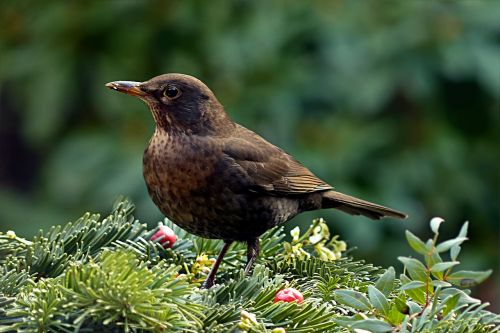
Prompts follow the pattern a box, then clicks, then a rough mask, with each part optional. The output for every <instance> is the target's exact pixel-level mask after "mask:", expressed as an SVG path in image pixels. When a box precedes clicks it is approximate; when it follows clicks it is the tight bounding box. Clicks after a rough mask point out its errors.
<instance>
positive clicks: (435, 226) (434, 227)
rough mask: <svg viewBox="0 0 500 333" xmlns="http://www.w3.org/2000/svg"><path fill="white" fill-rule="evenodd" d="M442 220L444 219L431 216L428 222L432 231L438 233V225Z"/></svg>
mask: <svg viewBox="0 0 500 333" xmlns="http://www.w3.org/2000/svg"><path fill="white" fill-rule="evenodd" d="M443 222H444V220H443V219H442V218H440V217H434V218H432V219H431V222H430V225H431V230H432V232H433V233H435V234H438V233H439V225H440V224H441V223H443Z"/></svg>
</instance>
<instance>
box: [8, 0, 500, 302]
mask: <svg viewBox="0 0 500 333" xmlns="http://www.w3.org/2000/svg"><path fill="white" fill-rule="evenodd" d="M0 21H1V22H2V29H0V153H1V155H0V156H1V157H0V158H1V164H0V224H1V230H3V231H5V230H8V229H13V230H15V231H16V232H17V233H18V234H20V235H22V236H27V237H29V236H32V235H34V234H35V233H36V232H37V231H38V230H39V229H40V228H47V227H48V226H49V225H53V224H61V223H65V222H67V221H69V220H73V219H75V218H76V217H78V216H80V215H81V214H82V213H84V212H85V211H100V212H103V213H106V212H107V211H109V209H110V207H111V205H112V203H113V201H114V200H115V199H116V197H117V196H118V195H119V194H123V195H126V196H128V197H130V198H131V199H132V200H133V201H134V202H135V203H136V204H137V211H136V215H137V217H138V218H140V219H141V220H142V221H145V222H148V223H150V225H155V224H156V223H157V221H159V220H160V219H161V218H162V217H161V215H160V213H159V211H158V210H157V208H156V207H155V206H154V205H153V204H152V202H151V201H150V199H149V197H148V195H147V192H146V187H145V185H144V183H143V179H142V152H143V149H144V147H145V145H146V143H147V141H148V139H149V137H150V135H151V133H152V130H153V121H152V119H151V116H150V114H149V112H148V110H147V108H146V106H145V105H144V104H143V103H141V102H140V101H139V100H136V99H133V98H130V97H127V96H124V95H121V94H117V93H114V92H112V91H110V90H108V89H106V88H105V87H104V84H105V83H106V82H109V81H113V80H138V81H140V80H146V79H149V78H150V77H152V76H155V75H158V74H161V73H168V72H180V73H186V74H191V75H194V76H197V77H198V78H200V79H201V80H203V81H204V82H206V83H207V85H208V86H209V87H211V88H212V90H213V91H214V92H215V93H216V95H217V96H218V98H219V100H220V101H221V102H222V103H223V104H224V105H225V107H226V110H227V111H228V113H229V114H230V115H231V116H232V117H233V119H234V120H236V121H237V122H240V123H241V124H243V125H245V126H246V127H249V128H251V129H253V130H254V131H256V132H258V133H259V134H261V135H262V136H264V137H265V138H267V139H268V140H269V141H271V142H273V143H275V144H277V145H279V146H281V147H283V148H284V149H285V150H286V151H288V152H289V153H291V154H293V155H295V156H296V157H297V158H298V159H299V160H300V161H302V162H303V163H304V164H305V165H306V166H308V167H309V168H311V169H312V170H313V171H314V172H315V173H316V174H318V175H319V176H320V177H321V178H322V179H324V180H326V181H327V182H329V183H331V184H332V185H334V186H335V187H336V188H337V189H339V190H340V191H344V192H347V193H350V194H353V195H357V196H360V197H363V198H366V199H369V200H372V201H375V202H378V203H381V204H385V205H388V206H391V207H394V208H397V209H400V210H402V211H405V212H407V213H409V214H410V218H409V219H408V220H406V221H404V222H398V221H393V220H386V221H384V222H383V223H373V222H370V221H369V220H367V219H364V218H359V217H352V216H348V215H345V214H342V213H337V212H334V211H323V212H314V213H308V214H304V215H301V216H300V217H297V218H296V219H295V220H293V221H292V222H290V223H289V224H288V227H292V226H295V225H297V224H300V225H303V226H306V225H307V224H308V223H309V222H310V220H311V219H312V218H314V217H318V216H322V217H324V218H325V219H326V220H327V221H328V222H329V223H330V224H331V226H332V229H333V232H334V233H338V234H340V235H341V238H342V239H345V240H347V241H348V243H349V244H350V246H351V247H357V249H356V250H355V251H354V252H353V255H354V256H355V257H357V258H366V260H368V261H371V262H373V263H375V264H379V265H390V264H392V265H396V266H397V267H398V268H399V270H400V271H401V265H399V264H398V262H397V260H396V257H397V256H398V255H408V254H410V253H411V251H410V249H409V247H408V246H407V245H406V242H405V237H404V230H405V229H409V230H411V231H412V232H414V233H415V234H417V235H419V236H421V237H422V238H424V239H427V238H428V237H429V236H430V232H429V228H428V221H429V219H430V218H431V217H433V216H441V217H443V218H444V219H446V221H447V223H445V224H444V225H443V227H442V232H443V237H452V236H455V235H456V234H457V233H458V230H459V226H460V225H461V224H462V223H463V222H464V221H465V220H469V221H470V227H469V230H470V232H469V235H470V238H471V240H470V241H469V242H468V243H467V244H466V245H465V246H464V251H463V255H462V261H463V262H464V266H466V267H468V268H471V269H487V268H494V269H495V270H496V271H495V276H494V277H493V278H490V279H489V280H488V281H487V282H485V283H484V285H483V286H482V287H480V288H479V289H478V290H476V291H475V293H476V294H475V295H476V296H479V297H480V298H482V299H484V300H489V301H491V302H493V303H495V304H494V306H493V307H492V309H496V310H498V309H499V305H498V299H497V298H495V294H496V293H498V288H496V287H495V282H497V283H498V281H499V270H500V269H499V241H500V238H499V236H500V231H499V220H500V216H499V209H498V204H499V202H500V200H499V199H500V195H499V192H500V180H499V178H500V176H499V170H498V166H499V163H498V162H499V160H500V156H499V154H500V149H499V148H500V147H499V142H500V140H499V133H500V130H499V126H498V125H499V108H500V98H499V94H500V2H499V1H465V0H464V1H459V0H456V1H425V0H406V1H377V2H376V1H355V0H354V1H353V0H349V1H348V0H345V1H298V2H292V1H289V2H286V1H269V0H261V1H125V0H122V1H118V0H116V1H98V0H95V1H80V2H77V1H74V2H66V1H58V2H56V1H47V2H41V1H40V2H35V1H3V2H2V8H1V9H0Z"/></svg>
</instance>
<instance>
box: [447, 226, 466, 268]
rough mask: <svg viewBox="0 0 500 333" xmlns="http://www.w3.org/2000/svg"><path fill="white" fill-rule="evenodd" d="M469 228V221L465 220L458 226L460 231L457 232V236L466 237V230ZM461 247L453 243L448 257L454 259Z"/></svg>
mask: <svg viewBox="0 0 500 333" xmlns="http://www.w3.org/2000/svg"><path fill="white" fill-rule="evenodd" d="M468 229H469V222H465V223H464V224H463V225H462V228H460V232H459V233H458V237H467V230H468ZM460 250H461V247H460V245H459V244H455V245H453V246H452V247H451V249H450V258H451V260H453V261H455V260H457V258H458V255H459V254H460Z"/></svg>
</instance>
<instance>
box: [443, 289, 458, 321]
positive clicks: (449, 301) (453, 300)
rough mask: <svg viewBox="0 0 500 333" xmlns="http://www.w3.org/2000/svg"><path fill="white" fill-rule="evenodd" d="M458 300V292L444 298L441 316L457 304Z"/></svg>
mask: <svg viewBox="0 0 500 333" xmlns="http://www.w3.org/2000/svg"><path fill="white" fill-rule="evenodd" d="M459 300H460V294H455V295H453V296H449V297H448V298H446V300H445V302H444V304H443V305H444V310H443V317H446V316H447V315H448V314H449V313H450V312H451V311H453V309H454V308H455V306H457V304H458V301H459Z"/></svg>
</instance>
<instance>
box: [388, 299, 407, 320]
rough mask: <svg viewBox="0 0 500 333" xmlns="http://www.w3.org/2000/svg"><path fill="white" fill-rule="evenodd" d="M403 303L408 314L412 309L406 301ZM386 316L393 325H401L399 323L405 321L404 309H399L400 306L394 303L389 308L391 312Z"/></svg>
mask: <svg viewBox="0 0 500 333" xmlns="http://www.w3.org/2000/svg"><path fill="white" fill-rule="evenodd" d="M403 304H404V306H405V307H406V314H408V313H409V311H410V309H409V308H408V305H406V303H403ZM403 311H404V310H403ZM386 318H387V320H388V321H389V322H390V323H391V324H392V325H399V324H401V322H402V321H403V319H404V318H405V316H404V315H403V313H402V311H401V310H399V308H398V306H396V305H395V304H393V305H392V306H391V309H390V310H389V314H388V315H387V316H386Z"/></svg>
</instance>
